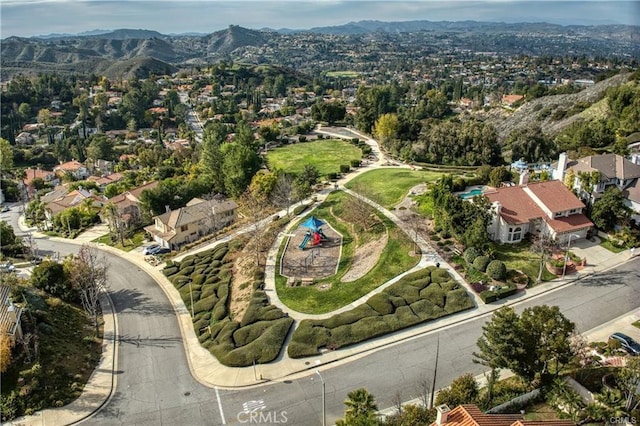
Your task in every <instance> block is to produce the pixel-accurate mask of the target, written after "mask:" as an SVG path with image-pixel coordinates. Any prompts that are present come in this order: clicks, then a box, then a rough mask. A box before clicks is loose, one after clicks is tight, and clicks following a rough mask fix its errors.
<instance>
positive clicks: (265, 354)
mask: <svg viewBox="0 0 640 426" xmlns="http://www.w3.org/2000/svg"><path fill="white" fill-rule="evenodd" d="M291 324H293V319H291V318H281V319H279V320H277V321H271V322H270V327H269V328H267V329H266V330H265V331H264V333H262V334H261V335H260V336H259V337H258V338H257V339H255V340H253V341H252V342H250V343H248V344H247V345H245V346H242V347H239V348H234V349H231V350H230V351H226V350H225V349H227V348H226V347H225V346H224V345H223V346H222V348H219V347H212V351H213V352H214V355H216V356H217V357H218V359H219V360H220V362H222V363H223V364H224V365H227V366H229V367H247V366H250V365H251V364H253V362H256V363H258V364H265V363H268V362H271V361H273V360H274V359H275V358H276V357H277V356H278V354H279V353H280V351H281V350H282V344H283V342H284V339H285V338H286V337H287V334H288V331H289V329H290V328H291ZM219 352H222V353H221V354H220V353H219ZM218 354H219V355H220V356H218Z"/></svg>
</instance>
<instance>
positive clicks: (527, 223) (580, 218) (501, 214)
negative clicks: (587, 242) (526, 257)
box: [483, 173, 593, 244]
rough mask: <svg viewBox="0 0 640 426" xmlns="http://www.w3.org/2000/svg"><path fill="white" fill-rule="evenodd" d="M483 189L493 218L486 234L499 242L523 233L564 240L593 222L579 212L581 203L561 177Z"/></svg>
mask: <svg viewBox="0 0 640 426" xmlns="http://www.w3.org/2000/svg"><path fill="white" fill-rule="evenodd" d="M527 178H528V174H527V173H524V174H523V175H522V176H521V181H520V184H519V185H516V186H508V187H503V188H495V189H493V188H492V189H489V190H486V191H485V192H484V193H483V195H485V196H486V197H487V198H488V199H489V201H490V202H491V211H492V215H493V219H492V221H491V224H490V225H489V227H488V232H489V237H490V238H491V239H492V240H494V241H499V242H501V243H509V244H510V243H518V242H520V241H522V240H523V239H524V237H525V235H526V234H527V233H531V234H533V235H540V234H541V235H548V236H549V237H550V238H552V239H554V240H556V241H558V242H560V243H564V242H567V241H569V239H570V238H572V237H573V238H574V239H577V238H578V237H580V238H585V237H586V235H587V232H588V231H589V230H590V229H591V228H592V227H593V223H592V222H591V221H590V220H589V219H588V218H587V217H586V216H585V215H584V214H583V213H582V212H583V209H584V208H585V205H584V203H583V202H582V201H580V200H579V199H578V198H577V197H576V196H575V195H574V194H573V193H572V192H571V191H570V190H569V189H568V188H567V187H566V186H564V184H563V183H562V182H561V181H558V180H553V181H546V182H533V183H529V182H528V179H527Z"/></svg>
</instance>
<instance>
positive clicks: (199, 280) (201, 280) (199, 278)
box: [192, 274, 207, 285]
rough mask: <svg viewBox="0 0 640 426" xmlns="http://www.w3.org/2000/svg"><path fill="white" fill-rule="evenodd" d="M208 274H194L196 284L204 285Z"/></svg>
mask: <svg viewBox="0 0 640 426" xmlns="http://www.w3.org/2000/svg"><path fill="white" fill-rule="evenodd" d="M205 278H207V277H206V276H204V275H202V274H194V275H193V277H192V279H193V283H194V284H198V285H202V284H203V283H204V280H205Z"/></svg>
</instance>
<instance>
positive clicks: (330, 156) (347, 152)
mask: <svg viewBox="0 0 640 426" xmlns="http://www.w3.org/2000/svg"><path fill="white" fill-rule="evenodd" d="M361 158H362V151H361V150H360V148H358V147H356V146H354V145H352V144H350V143H349V142H345V141H341V140H335V139H321V140H318V141H312V142H300V143H296V144H291V145H286V146H282V147H279V148H274V149H273V150H270V151H269V152H268V153H267V164H268V165H269V169H271V170H276V169H281V170H284V171H286V172H290V173H300V172H302V170H303V169H304V166H306V165H312V166H315V167H316V168H317V169H318V171H319V172H320V175H321V176H326V175H327V174H328V173H339V172H340V165H341V164H346V165H350V163H351V160H359V159H361Z"/></svg>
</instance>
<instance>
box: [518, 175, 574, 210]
mask: <svg viewBox="0 0 640 426" xmlns="http://www.w3.org/2000/svg"><path fill="white" fill-rule="evenodd" d="M526 188H527V189H528V190H529V191H531V192H532V193H533V194H534V195H535V196H536V197H538V199H539V200H540V201H542V203H543V204H544V205H545V206H546V207H547V208H548V209H549V210H551V212H553V213H555V212H562V211H566V210H573V209H582V208H584V203H583V202H582V201H580V200H579V199H578V197H576V196H575V195H574V194H573V192H571V191H570V190H569V188H567V187H566V186H564V183H562V182H561V181H559V180H550V181H547V182H535V183H529V184H528V185H527V186H526Z"/></svg>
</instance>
